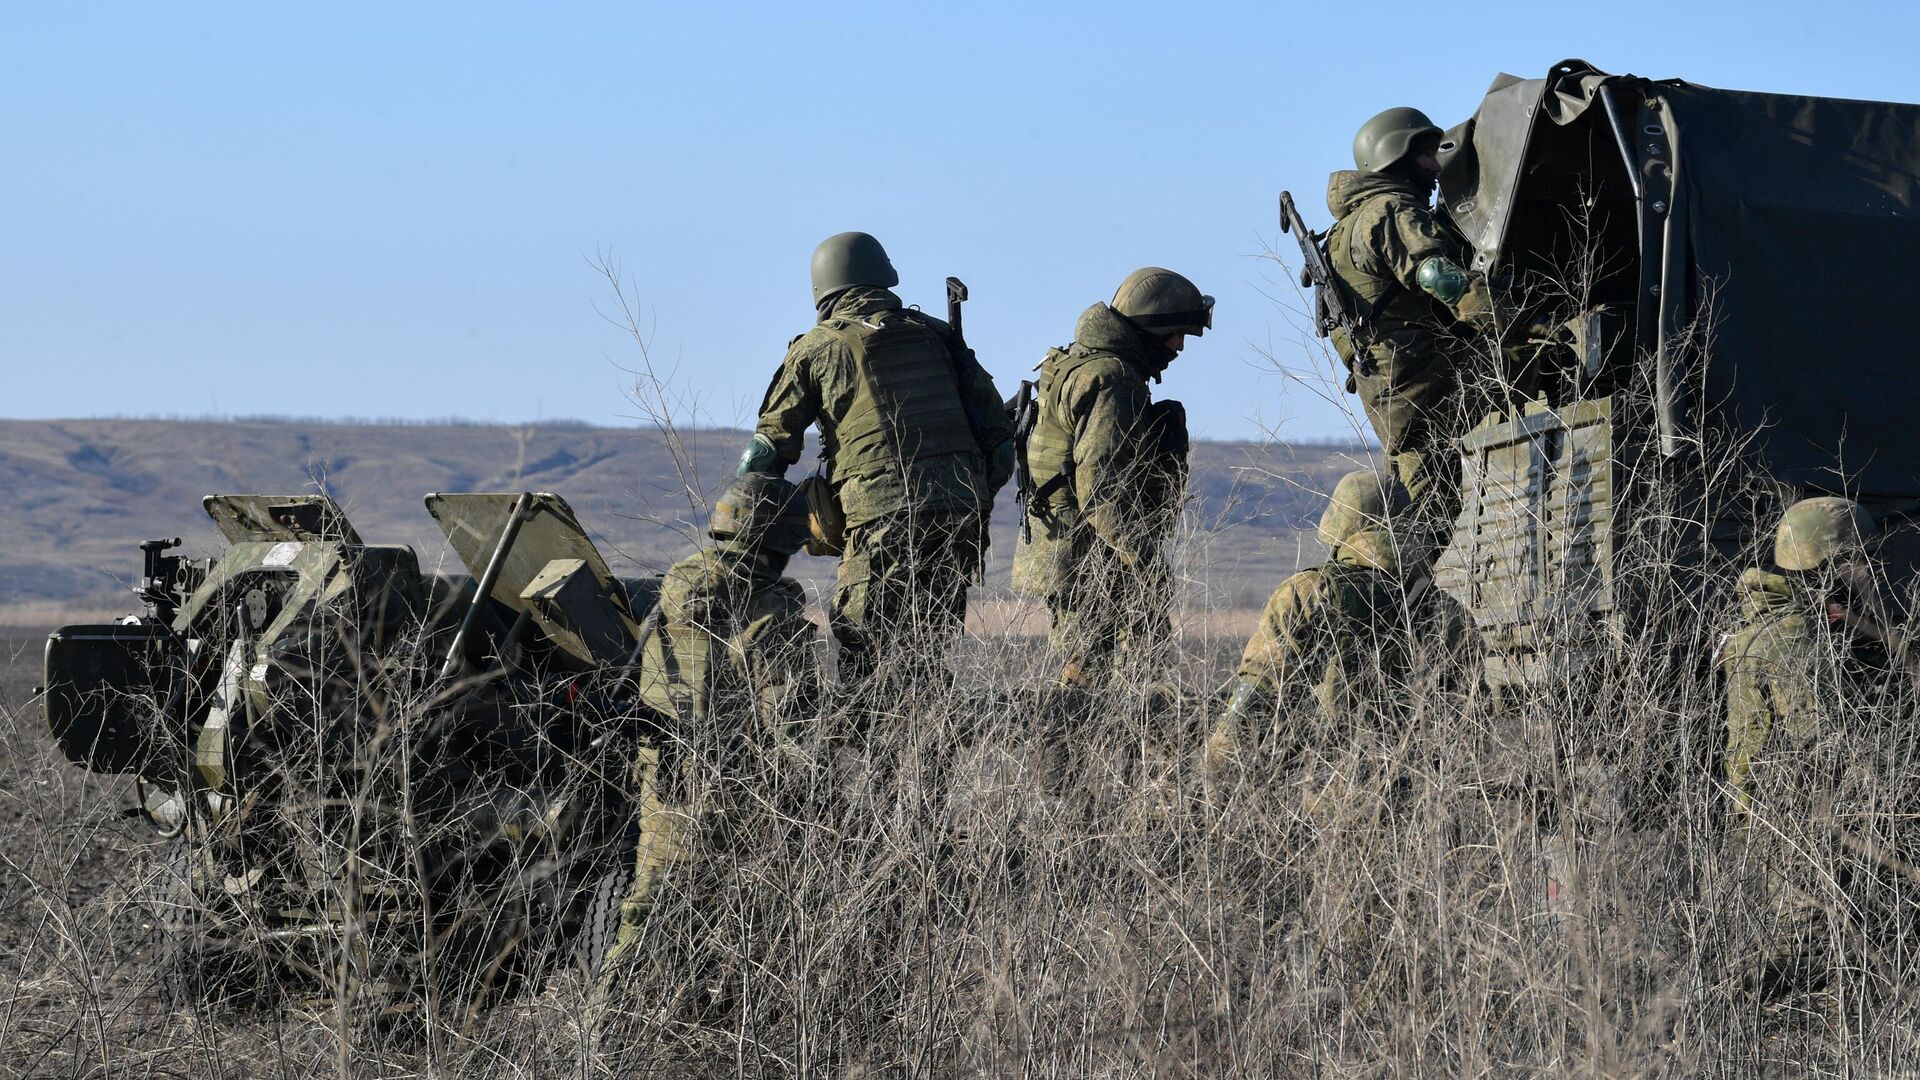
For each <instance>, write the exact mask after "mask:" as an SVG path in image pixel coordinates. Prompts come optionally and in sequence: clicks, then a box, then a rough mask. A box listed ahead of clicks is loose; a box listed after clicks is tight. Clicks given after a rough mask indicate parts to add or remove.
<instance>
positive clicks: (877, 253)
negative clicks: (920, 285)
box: [813, 232, 900, 304]
mask: <svg viewBox="0 0 1920 1080" xmlns="http://www.w3.org/2000/svg"><path fill="white" fill-rule="evenodd" d="M898 284H900V273H899V271H897V270H895V269H894V268H893V260H891V259H889V258H887V249H886V248H883V247H881V246H880V241H878V240H875V239H874V238H873V235H872V234H871V233H863V232H843V233H835V234H834V235H832V236H829V237H827V238H826V239H825V240H822V241H820V246H819V247H817V248H814V249H813V302H814V303H816V304H818V303H819V302H820V301H821V300H824V299H826V298H827V297H829V296H832V295H833V294H834V293H837V292H840V291H842V290H844V289H850V288H852V287H853V286H855V285H872V286H875V287H878V288H882V289H891V288H893V287H894V286H895V285H898Z"/></svg>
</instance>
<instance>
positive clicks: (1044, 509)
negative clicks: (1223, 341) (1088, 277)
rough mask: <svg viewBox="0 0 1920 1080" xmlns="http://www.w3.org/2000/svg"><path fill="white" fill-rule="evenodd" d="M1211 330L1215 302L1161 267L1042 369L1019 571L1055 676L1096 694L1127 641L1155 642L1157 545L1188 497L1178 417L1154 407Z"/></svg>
mask: <svg viewBox="0 0 1920 1080" xmlns="http://www.w3.org/2000/svg"><path fill="white" fill-rule="evenodd" d="M1212 325H1213V297H1211V296H1206V295H1204V294H1202V293H1201V292H1200V290H1199V289H1198V288H1196V287H1195V286H1194V284H1193V282H1191V281H1188V280H1187V279H1186V278H1184V277H1182V276H1180V275H1179V274H1176V273H1174V272H1173V271H1171V270H1164V269H1161V268H1160V267H1157V266H1148V267H1144V268H1142V269H1139V270H1135V271H1134V272H1133V273H1131V274H1129V275H1127V278H1126V280H1125V281H1122V282H1121V283H1120V288H1119V289H1118V290H1117V291H1116V292H1115V293H1114V294H1113V302H1112V303H1109V304H1094V305H1093V306H1092V307H1089V308H1088V309H1087V310H1086V311H1085V312H1083V313H1081V315H1080V321H1079V323H1078V325H1076V326H1075V327H1074V340H1073V344H1071V345H1070V346H1068V347H1067V348H1065V349H1053V350H1050V351H1049V352H1048V353H1047V356H1046V359H1045V360H1043V361H1042V362H1041V365H1040V384H1039V390H1038V394H1039V400H1038V410H1037V415H1036V418H1035V420H1034V425H1033V430H1032V432H1031V433H1030V434H1029V435H1028V437H1027V444H1026V460H1027V467H1028V470H1029V473H1030V475H1031V476H1032V483H1033V485H1034V490H1033V491H1031V492H1030V493H1027V498H1026V507H1027V509H1026V512H1027V516H1028V521H1027V526H1028V527H1029V528H1030V529H1031V531H1032V536H1033V540H1032V542H1031V543H1028V544H1025V545H1023V546H1022V548H1021V550H1020V552H1019V554H1018V558H1017V565H1016V568H1015V575H1016V578H1018V579H1019V585H1020V588H1021V590H1022V591H1023V592H1027V593H1029V594H1034V595H1040V596H1044V597H1045V598H1046V601H1047V611H1048V613H1049V615H1050V616H1051V619H1052V631H1051V634H1050V638H1051V641H1052V645H1053V649H1054V653H1055V654H1056V655H1057V656H1058V657H1059V659H1060V661H1061V681H1062V682H1063V683H1065V684H1067V685H1069V686H1077V687H1092V686H1096V685H1099V684H1100V683H1102V682H1104V681H1105V680H1106V678H1107V677H1108V676H1109V675H1110V674H1111V669H1112V665H1113V660H1114V654H1115V653H1116V651H1118V650H1119V649H1120V647H1121V646H1122V645H1123V644H1125V645H1126V646H1127V647H1128V648H1130V649H1132V648H1136V647H1144V646H1148V645H1151V644H1152V643H1153V642H1154V641H1156V640H1158V639H1159V638H1161V637H1162V636H1164V632H1165V625H1166V622H1167V608H1168V606H1169V605H1170V603H1171V599H1172V583H1171V579H1170V577H1169V575H1168V572H1167V568H1166V565H1165V562H1164V556H1163V553H1162V550H1161V548H1162V545H1163V544H1164V543H1165V541H1166V539H1167V537H1168V535H1169V533H1170V532H1171V531H1172V528H1173V526H1174V525H1175V524H1176V522H1177V521H1178V518H1179V512H1180V503H1181V499H1182V497H1183V495H1184V493H1185V489H1186V466H1187V425H1186V413H1185V411H1184V410H1183V409H1182V408H1181V405H1180V403H1179V402H1177V401H1164V402H1158V403H1156V402H1155V401H1154V400H1153V392H1152V390H1150V389H1149V388H1148V385H1147V383H1148V381H1149V380H1152V381H1153V382H1159V381H1160V374H1161V372H1163V371H1165V370H1166V367H1167V365H1168V364H1170V363H1172V362H1173V359H1174V357H1176V356H1179V355H1180V351H1181V350H1182V349H1183V348H1185V347H1186V342H1187V338H1188V336H1193V337H1199V336H1200V335H1201V334H1204V333H1205V332H1206V330H1207V328H1208V327H1210V326H1212Z"/></svg>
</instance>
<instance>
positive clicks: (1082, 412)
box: [1027, 304, 1185, 563]
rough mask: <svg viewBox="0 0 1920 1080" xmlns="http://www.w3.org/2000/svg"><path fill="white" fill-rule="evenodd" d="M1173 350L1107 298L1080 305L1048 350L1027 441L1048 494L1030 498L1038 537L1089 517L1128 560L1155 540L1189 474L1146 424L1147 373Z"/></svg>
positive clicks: (1157, 369) (1170, 519)
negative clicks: (1068, 341) (1069, 338)
mask: <svg viewBox="0 0 1920 1080" xmlns="http://www.w3.org/2000/svg"><path fill="white" fill-rule="evenodd" d="M1173 357H1174V354H1173V353H1172V352H1171V351H1170V350H1168V349H1167V347H1166V346H1165V345H1163V344H1161V343H1160V342H1159V341H1158V340H1156V339H1154V338H1152V337H1151V336H1150V335H1148V334H1146V333H1145V332H1143V331H1141V330H1140V329H1138V328H1137V327H1135V326H1133V325H1132V324H1130V323H1128V322H1127V321H1126V320H1125V319H1123V318H1121V317H1120V316H1119V315H1118V314H1117V313H1115V312H1114V310H1113V309H1112V308H1110V307H1108V306H1107V305H1105V304H1095V305H1093V306H1092V307H1090V308H1088V309H1087V310H1086V311H1085V312H1084V313H1082V314H1081V316H1080V321H1079V323H1078V325H1076V326H1075V328H1074V342H1073V344H1072V345H1071V346H1069V347H1068V348H1066V349H1065V350H1061V349H1055V350H1053V351H1052V352H1050V353H1048V354H1047V358H1046V359H1045V360H1044V361H1043V362H1042V363H1041V365H1040V385H1039V389H1038V394H1039V413H1038V416H1037V417H1036V419H1035V422H1034V428H1033V434H1032V435H1031V436H1030V437H1029V439H1028V442H1027V466H1028V468H1029V469H1030V470H1032V474H1033V482H1034V485H1035V486H1036V488H1037V489H1039V490H1042V491H1044V492H1045V493H1046V494H1045V498H1044V499H1043V500H1040V501H1039V502H1038V503H1037V504H1036V505H1034V506H1030V507H1028V512H1029V513H1030V514H1032V515H1033V516H1034V517H1035V523H1034V524H1035V528H1034V530H1033V531H1034V535H1035V537H1036V539H1038V538H1039V537H1041V536H1042V535H1043V534H1044V535H1045V536H1047V537H1049V538H1054V539H1063V538H1064V536H1065V534H1066V533H1068V532H1070V531H1071V530H1072V526H1073V525H1074V524H1076V523H1078V522H1085V523H1086V525H1088V526H1089V527H1091V529H1092V531H1093V533H1094V535H1095V536H1097V537H1098V539H1099V540H1100V542H1101V543H1103V544H1104V545H1105V546H1106V547H1108V548H1110V549H1112V550H1113V551H1114V552H1115V553H1116V554H1118V555H1119V556H1120V557H1121V558H1122V560H1123V561H1125V562H1128V563H1138V562H1140V561H1141V560H1144V559H1146V558H1148V557H1150V556H1151V555H1152V554H1153V553H1154V552H1155V551H1156V550H1157V549H1158V547H1159V545H1160V543H1161V541H1162V540H1164V539H1165V536H1166V533H1167V532H1168V531H1169V530H1170V529H1171V528H1172V525H1173V523H1174V518H1175V515H1176V514H1177V513H1178V511H1179V505H1180V498H1181V495H1182V494H1183V491H1182V489H1183V487H1184V479H1185V476H1184V469H1183V468H1169V467H1168V465H1169V463H1168V462H1166V461H1163V460H1162V459H1161V456H1160V455H1159V453H1158V446H1159V439H1158V436H1157V434H1156V433H1154V432H1152V431H1150V430H1149V425H1148V424H1147V419H1148V417H1149V406H1151V405H1152V404H1153V392H1152V391H1151V390H1149V389H1148V387H1147V380H1149V379H1154V380H1157V379H1158V378H1159V377H1160V373H1161V372H1162V371H1163V370H1165V369H1166V366H1167V364H1168V363H1170V362H1171V361H1172V360H1173ZM1180 434H1181V435H1182V436H1184V434H1185V433H1184V432H1181V433H1180ZM1179 464H1180V465H1182V466H1183V465H1184V462H1181V463H1179Z"/></svg>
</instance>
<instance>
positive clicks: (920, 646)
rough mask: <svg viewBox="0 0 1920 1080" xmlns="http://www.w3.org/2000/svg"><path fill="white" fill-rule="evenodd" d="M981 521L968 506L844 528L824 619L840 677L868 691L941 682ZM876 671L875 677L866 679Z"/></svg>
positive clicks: (976, 565) (963, 609)
mask: <svg viewBox="0 0 1920 1080" xmlns="http://www.w3.org/2000/svg"><path fill="white" fill-rule="evenodd" d="M985 528H986V521H985V519H984V518H983V516H982V515H981V513H980V512H979V511H978V510H977V509H975V508H973V507H958V508H956V507H948V508H931V509H924V510H908V511H903V512H895V513H892V514H888V515H885V516H882V517H869V518H867V519H866V520H865V521H863V522H861V523H860V524H857V525H851V524H850V525H849V526H848V528H847V547H846V551H845V553H844V554H843V555H842V556H841V558H840V574H839V578H838V580H837V581H836V583H835V585H834V591H833V604H832V608H831V610H830V611H829V612H828V625H829V626H830V627H831V628H832V630H833V636H834V640H835V641H836V642H837V643H838V645H839V653H838V657H839V665H840V673H839V674H840V684H841V685H842V686H847V687H860V688H863V689H865V690H867V691H868V692H870V693H873V692H881V691H882V686H884V687H886V688H890V689H895V690H899V691H902V692H911V691H912V690H913V689H915V688H916V687H920V686H921V685H922V684H923V683H925V682H927V681H929V680H932V681H933V683H934V685H944V680H945V675H944V672H945V667H944V661H945V656H946V651H947V648H948V647H949V645H950V644H951V643H952V640H953V639H954V638H955V637H956V636H958V635H959V633H960V632H961V629H962V625H963V623H964V622H965V620H966V614H967V584H968V582H969V581H970V580H971V579H972V578H973V576H974V575H975V574H976V573H978V572H979V569H980V561H981V557H982V553H983V545H982V540H983V537H984V535H985ZM876 676H884V678H881V679H880V680H879V682H878V683H875V684H873V685H868V684H869V683H871V682H872V681H873V680H874V679H875V677H876Z"/></svg>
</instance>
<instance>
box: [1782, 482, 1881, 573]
mask: <svg viewBox="0 0 1920 1080" xmlns="http://www.w3.org/2000/svg"><path fill="white" fill-rule="evenodd" d="M1879 534H1880V526H1879V525H1878V524H1877V523H1876V522H1875V521H1874V520H1873V515H1872V514H1869V513H1867V511H1866V510H1865V509H1864V508H1863V507H1862V506H1861V505H1860V504H1859V503H1857V502H1854V501H1853V500H1852V499H1843V498H1840V497H1839V496H1837V495H1822V496H1820V497H1819V498H1814V499H1802V500H1800V501H1799V502H1797V503H1794V504H1793V505H1792V506H1790V507H1788V508H1787V513H1786V516H1785V517H1782V518H1781V519H1780V528H1779V531H1777V532H1775V533H1774V536H1773V561H1774V563H1775V564H1776V565H1777V566H1779V567H1780V569H1782V570H1818V569H1820V568H1821V567H1822V566H1825V565H1826V564H1827V563H1828V562H1832V561H1836V560H1838V559H1839V558H1840V557H1841V556H1843V555H1865V554H1866V551H1867V544H1868V543H1869V542H1870V541H1872V540H1873V539H1874V538H1875V537H1877V536H1878V535H1879Z"/></svg>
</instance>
